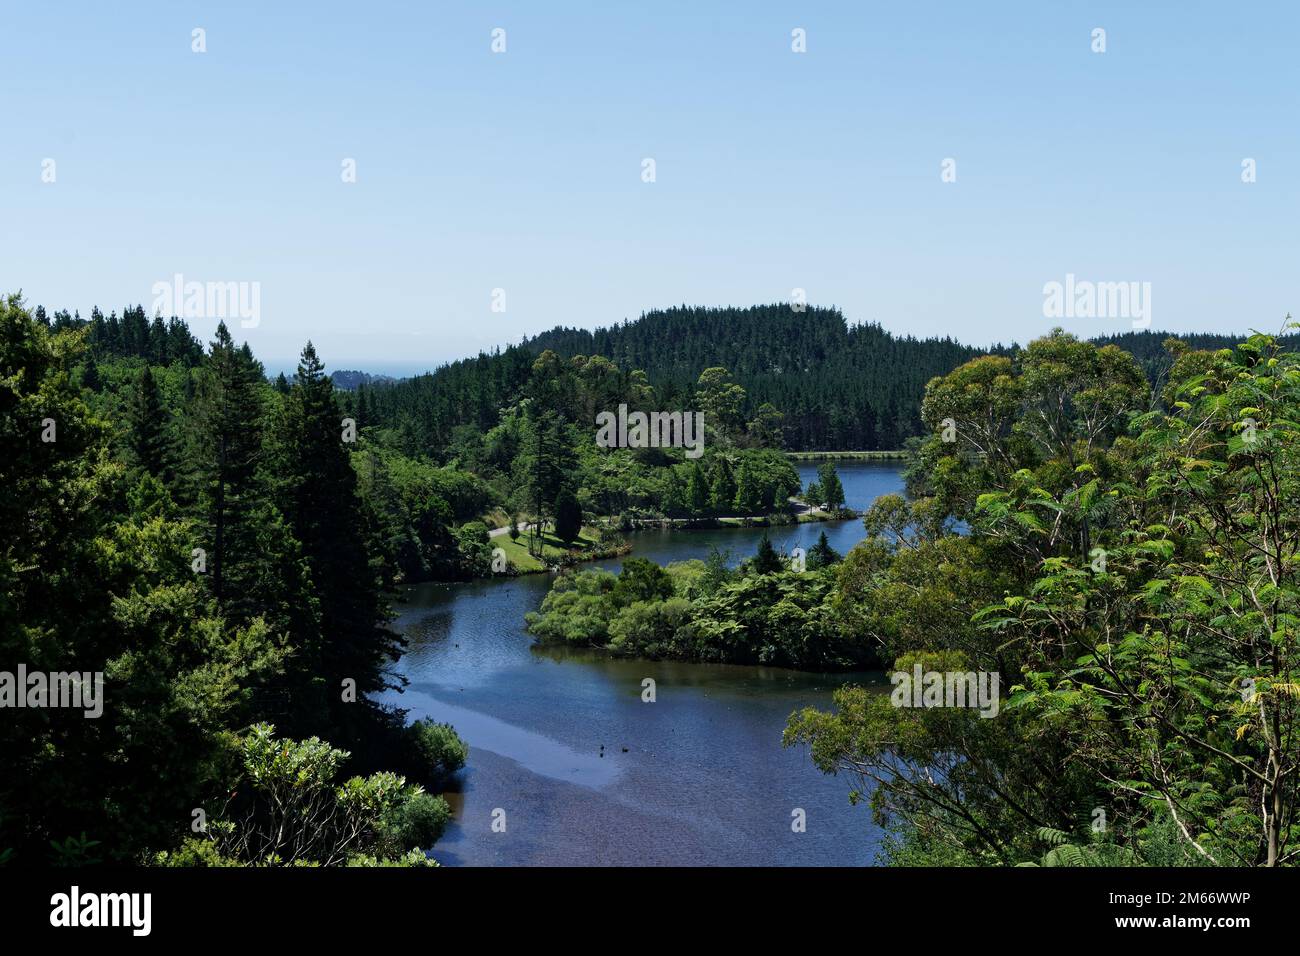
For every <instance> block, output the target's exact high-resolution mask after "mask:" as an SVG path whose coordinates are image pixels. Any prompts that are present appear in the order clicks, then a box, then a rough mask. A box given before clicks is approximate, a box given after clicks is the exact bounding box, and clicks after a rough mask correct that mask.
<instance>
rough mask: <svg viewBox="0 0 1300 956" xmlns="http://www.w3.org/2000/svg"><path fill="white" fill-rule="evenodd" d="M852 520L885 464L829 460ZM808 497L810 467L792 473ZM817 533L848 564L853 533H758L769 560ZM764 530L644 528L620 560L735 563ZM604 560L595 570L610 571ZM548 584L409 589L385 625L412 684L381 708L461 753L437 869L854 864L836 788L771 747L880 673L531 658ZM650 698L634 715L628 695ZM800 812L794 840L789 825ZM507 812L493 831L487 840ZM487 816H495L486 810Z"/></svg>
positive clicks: (866, 858)
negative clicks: (459, 743)
mask: <svg viewBox="0 0 1300 956" xmlns="http://www.w3.org/2000/svg"><path fill="white" fill-rule="evenodd" d="M836 466H837V469H838V470H839V473H840V477H841V480H842V481H843V483H844V488H845V494H846V497H847V499H848V504H849V505H850V507H854V508H858V509H861V508H864V507H866V506H867V505H868V504H870V502H871V501H872V500H874V499H875V498H876V497H878V496H879V495H881V494H886V493H890V492H895V491H899V490H900V489H901V487H902V477H901V474H900V471H901V466H900V464H899V463H897V462H887V463H875V462H837V463H836ZM798 467H799V472H800V475H801V477H802V478H803V480H804V482H805V484H806V483H807V481H808V479H809V478H810V477H811V476H812V475H813V473H814V471H815V465H814V464H810V463H800V464H799V466H798ZM823 530H825V531H826V533H827V536H828V538H829V539H830V542H831V544H832V546H833V547H834V548H835V549H836V550H838V551H840V552H841V553H843V552H846V551H848V550H849V548H851V547H852V546H853V545H854V544H855V543H856V542H858V541H860V540H861V539H862V537H863V534H864V532H863V528H862V523H861V522H860V521H857V520H854V521H843V522H830V523H821V524H819V523H812V524H805V525H791V526H788V527H779V528H773V529H769V531H768V533H769V535H770V537H771V538H772V541H773V543H774V544H775V545H776V546H777V548H778V549H779V550H782V551H785V552H786V553H788V552H789V551H790V550H792V549H793V548H795V547H804V548H808V547H810V546H811V545H812V544H813V543H814V542H816V540H817V536H818V535H819V534H820V532H821V531H823ZM762 535H763V529H750V528H737V529H719V530H701V531H674V532H668V531H651V532H641V533H638V534H636V535H634V536H633V544H634V550H633V552H632V553H633V554H634V555H636V556H638V557H647V558H651V559H652V560H655V561H658V562H660V563H667V562H669V561H676V560H682V559H685V558H692V557H703V556H705V555H706V554H707V553H708V550H709V548H710V546H713V545H716V546H717V547H718V548H719V549H720V550H723V551H727V550H730V551H731V553H732V559H733V561H738V560H740V559H741V558H744V557H748V556H750V555H752V554H753V553H754V551H755V550H756V548H757V545H758V540H759V538H761V537H762ZM619 563H620V562H619V561H606V562H601V563H600V566H603V567H609V568H611V569H616V568H617V567H618V565H619ZM550 582H551V576H550V575H544V574H539V575H529V576H525V577H520V578H510V579H503V580H489V581H476V582H472V583H468V584H453V585H442V584H425V585H417V586H415V587H413V588H411V589H410V590H409V591H408V595H407V597H408V601H407V603H404V604H402V605H400V606H399V608H400V616H399V618H398V619H397V621H396V625H395V626H396V627H397V628H398V629H400V630H401V631H403V632H404V633H405V635H406V637H407V639H408V640H409V642H410V643H409V647H408V649H407V653H406V655H405V656H404V657H403V658H402V660H401V662H400V663H399V665H398V670H399V671H400V672H401V673H403V674H404V675H405V676H406V677H407V679H408V680H409V681H410V684H409V686H408V687H407V689H406V691H405V693H402V694H400V695H399V694H390V695H388V696H387V697H386V698H384V699H385V700H386V701H388V702H391V703H396V704H398V705H400V706H402V707H405V708H408V709H409V710H410V718H411V719H416V718H419V717H425V716H429V717H433V718H434V719H436V720H439V721H449V722H451V723H452V724H454V725H455V727H456V730H457V731H458V732H459V733H460V735H461V736H462V737H463V738H465V740H466V741H467V742H468V743H469V746H470V755H469V763H468V766H467V767H466V768H465V769H464V770H463V771H461V773H460V774H459V775H458V781H457V785H456V792H453V793H449V794H447V795H446V796H447V798H448V799H449V801H451V804H452V807H453V809H454V811H455V820H454V822H453V823H452V825H451V826H450V827H449V829H448V831H447V833H446V835H445V836H444V837H443V838H442V839H441V840H440V841H439V842H438V844H437V846H436V847H435V848H434V852H433V855H434V857H435V858H436V859H437V860H439V862H441V863H443V864H445V865H478V866H482V865H579V866H582V865H615V864H632V865H647V864H676V865H695V864H720V865H764V866H770V865H839V866H844V865H864V864H869V863H871V862H873V861H874V859H875V856H876V850H877V847H878V842H879V833H878V831H877V829H876V828H875V826H874V825H873V823H872V821H871V815H870V811H869V810H868V809H867V808H866V807H865V806H858V807H856V808H855V807H851V806H849V803H848V788H849V781H848V780H847V779H840V778H836V777H828V776H825V775H823V774H821V773H820V772H818V771H817V770H816V768H814V767H813V766H812V763H811V761H810V760H809V758H808V755H807V753H806V751H804V750H803V749H801V748H795V749H785V748H783V747H782V746H781V731H782V730H783V728H784V727H785V723H786V719H787V718H788V717H789V715H790V713H791V712H792V711H795V710H797V709H800V708H802V707H806V706H816V707H822V708H827V707H829V706H830V696H831V691H832V690H834V688H835V687H837V686H839V685H840V684H842V683H845V682H856V683H871V684H883V683H884V678H883V675H881V674H879V673H862V674H836V675H825V674H808V673H802V672H798V671H789V670H783V669H780V668H764V667H743V666H736V665H725V664H684V663H673V662H662V661H636V660H621V659H614V658H610V657H608V656H606V655H604V654H601V653H599V652H593V651H576V650H571V649H568V648H538V647H535V646H534V644H533V640H532V638H531V637H530V636H529V635H528V634H527V633H526V632H525V631H524V626H523V616H524V613H525V612H527V611H532V610H536V609H537V607H538V606H539V605H540V604H541V601H542V598H543V597H544V596H545V594H546V592H547V590H548V589H549V587H550ZM646 677H651V678H654V680H655V682H656V691H657V695H656V696H657V700H656V701H655V702H654V703H643V702H642V700H641V692H642V684H641V681H642V680H643V679H644V678H646ZM796 808H798V809H802V810H803V811H804V812H805V814H806V819H807V829H806V832H803V833H795V832H793V831H792V829H791V821H792V811H794V810H795V809H796ZM498 810H499V811H504V821H505V832H494V831H493V826H492V823H493V818H494V812H495V811H498ZM496 816H497V818H500V817H501V814H499V813H498V814H496Z"/></svg>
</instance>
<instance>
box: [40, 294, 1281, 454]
mask: <svg viewBox="0 0 1300 956" xmlns="http://www.w3.org/2000/svg"><path fill="white" fill-rule="evenodd" d="M37 315H38V318H40V319H42V321H46V322H49V319H48V318H47V317H46V316H45V313H44V310H43V309H37ZM53 319H54V321H53V322H52V323H51V324H52V326H53V327H54V328H56V329H57V328H60V327H63V326H71V325H79V324H83V323H82V322H81V320H80V319H79V318H74V317H72V316H69V315H68V314H67V313H66V312H61V313H55V314H54V316H53ZM84 324H89V325H90V327H91V334H90V342H91V345H92V346H93V351H94V354H95V356H96V357H99V358H104V357H111V356H126V355H148V356H150V357H151V358H152V359H153V360H154V361H156V362H165V361H170V360H173V359H177V358H179V359H181V360H183V361H184V362H186V363H187V364H194V363H195V362H197V361H198V357H199V356H201V354H202V346H201V344H200V343H199V342H198V341H197V340H196V339H194V338H193V336H192V335H190V333H189V330H188V329H187V328H186V326H185V323H184V322H182V321H180V320H178V319H172V320H171V321H170V322H164V321H163V320H162V319H160V318H155V319H153V320H152V321H151V320H149V319H148V318H147V317H146V315H145V312H144V309H143V308H141V307H139V306H136V307H132V308H128V309H125V310H123V313H122V316H121V318H120V319H119V318H118V316H117V314H116V313H114V314H112V315H109V316H108V317H105V316H103V315H102V314H101V313H100V312H99V310H95V312H94V313H93V315H92V317H91V320H90V321H89V322H88V323H84ZM1170 334H1171V333H1167V332H1163V331H1160V332H1156V331H1146V332H1128V333H1124V334H1118V335H1110V336H1104V337H1098V338H1095V339H1094V340H1093V341H1095V342H1097V343H1098V344H1115V345H1118V346H1119V347H1120V348H1122V349H1124V350H1125V351H1128V352H1131V353H1132V354H1133V355H1134V356H1135V357H1136V358H1137V359H1138V361H1139V363H1140V364H1141V365H1142V367H1143V369H1144V370H1145V371H1146V372H1147V374H1148V376H1149V377H1151V378H1152V379H1153V380H1156V379H1159V378H1160V377H1161V376H1162V375H1163V373H1164V371H1165V370H1167V369H1168V366H1169V361H1170V356H1169V353H1168V352H1167V351H1166V350H1165V348H1164V344H1163V343H1164V341H1165V339H1166V338H1167V337H1168V336H1169V335H1170ZM1177 337H1178V338H1180V339H1182V340H1183V341H1184V342H1186V343H1187V345H1188V346H1190V347H1191V348H1194V349H1220V348H1229V347H1231V346H1233V345H1234V344H1236V343H1237V342H1238V341H1239V340H1240V339H1241V338H1244V336H1237V335H1213V334H1200V333H1198V334H1188V335H1178V336H1177ZM1280 341H1281V342H1282V343H1283V345H1284V346H1285V347H1288V348H1296V347H1297V346H1300V342H1297V340H1296V339H1295V337H1288V338H1284V339H1282V340H1280ZM547 349H550V350H552V351H554V352H555V353H557V354H558V355H560V356H562V357H564V358H571V357H573V356H576V355H585V356H593V355H600V356H603V357H605V358H607V359H609V360H610V361H611V362H613V363H614V364H615V365H616V366H618V368H619V370H621V372H622V373H623V374H624V375H627V374H629V373H631V372H633V371H634V370H641V371H644V373H645V375H646V377H647V379H648V380H649V383H650V384H651V385H653V386H654V389H655V397H656V401H657V403H658V405H659V407H660V408H661V409H663V410H672V409H675V408H688V407H693V392H694V387H695V383H696V381H697V380H698V378H699V375H700V373H701V372H702V371H704V369H706V368H712V367H715V366H722V367H724V368H726V369H727V370H728V371H729V372H731V374H732V376H733V378H734V381H735V382H736V384H738V385H739V386H740V387H741V388H743V389H744V391H745V403H744V409H743V414H744V416H745V419H746V420H747V421H748V420H750V419H752V418H753V417H754V416H755V415H756V414H757V412H758V410H759V408H760V406H762V405H763V404H764V403H769V404H771V405H772V406H774V407H775V408H776V409H777V410H779V411H780V412H781V413H783V415H784V420H783V422H782V429H783V433H784V439H785V445H786V447H787V448H790V449H792V450H830V449H849V450H856V449H864V450H869V449H895V448H900V447H902V445H903V443H904V442H905V441H906V440H907V439H908V438H910V437H912V436H913V435H916V434H918V433H919V430H920V420H919V417H918V410H919V407H920V401H921V396H922V393H923V391H924V389H925V385H926V383H927V382H928V381H929V380H930V379H931V378H933V377H935V376H937V375H944V374H947V373H948V372H950V371H952V370H953V369H954V368H956V367H957V366H958V365H961V364H962V363H963V362H966V361H968V360H970V359H971V358H974V357H975V356H978V355H982V354H985V353H987V352H990V351H994V352H1010V353H1014V351H1015V346H1014V345H1012V346H1011V347H1009V348H1004V347H1001V346H995V347H993V348H981V347H973V346H969V345H963V344H961V343H958V342H955V341H953V340H952V339H950V338H943V339H917V338H914V337H912V336H897V335H894V334H892V333H890V332H887V331H885V330H884V329H883V328H881V327H880V326H879V325H876V324H867V325H850V324H849V323H848V322H846V321H845V318H844V316H843V314H842V313H841V312H840V311H839V310H838V309H833V308H819V307H812V306H809V307H808V308H807V309H806V310H805V311H803V312H796V311H795V310H794V309H793V308H791V307H790V305H788V304H773V305H762V306H752V307H750V308H703V307H691V306H680V307H675V308H671V309H662V310H654V311H651V312H647V313H645V314H643V315H642V316H641V317H640V318H638V319H636V320H635V321H631V322H628V321H624V322H622V323H619V324H616V325H613V326H611V327H609V328H599V329H596V330H595V331H589V330H586V329H571V328H564V327H556V328H554V329H551V330H550V331H547V332H543V333H541V334H539V335H537V336H534V337H532V338H529V339H525V340H524V341H523V342H522V343H521V344H519V345H512V346H510V347H508V348H506V349H504V350H497V351H494V352H492V353H491V354H480V355H478V356H477V357H475V358H469V359H463V360H460V361H457V362H452V363H450V364H448V365H444V366H442V367H440V368H439V369H437V370H436V371H434V372H432V373H429V374H426V375H420V376H416V377H414V378H410V379H403V380H401V381H397V382H394V381H385V380H382V377H378V376H370V375H368V374H366V373H364V372H351V371H349V372H336V373H335V379H336V382H335V384H336V385H338V386H339V387H340V388H343V389H346V390H352V389H357V390H358V391H357V392H356V393H355V395H354V397H355V399H356V402H357V403H358V409H357V410H358V411H360V412H361V413H362V416H363V417H364V418H366V419H367V420H368V421H369V422H370V423H372V424H381V425H388V426H401V427H402V428H403V429H404V430H406V431H407V432H408V433H409V434H410V438H411V441H412V444H415V445H419V446H421V447H423V448H425V449H428V450H430V451H434V450H436V449H441V448H445V447H446V446H447V445H448V444H449V443H450V441H451V438H452V433H453V431H454V430H455V429H456V428H457V427H458V426H462V425H470V426H473V427H475V428H476V429H478V430H479V431H486V430H487V429H489V428H491V427H492V426H494V425H496V424H497V421H498V416H499V413H500V410H501V409H502V408H504V407H506V406H508V405H510V404H512V403H513V402H514V401H516V400H517V399H518V398H519V395H520V390H521V388H522V387H523V385H524V383H525V382H526V381H527V380H528V376H529V371H530V369H531V368H532V363H533V360H534V359H535V358H536V356H538V355H539V354H541V353H542V352H543V351H545V350H547Z"/></svg>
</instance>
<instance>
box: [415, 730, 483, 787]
mask: <svg viewBox="0 0 1300 956" xmlns="http://www.w3.org/2000/svg"><path fill="white" fill-rule="evenodd" d="M406 737H407V747H408V748H409V750H410V756H409V758H408V762H407V766H409V767H411V768H412V773H413V774H418V776H419V778H420V779H421V780H422V781H423V782H424V783H426V784H428V785H430V786H436V785H438V784H441V783H443V782H445V781H446V780H447V778H448V777H450V776H451V775H452V774H454V773H455V772H456V771H457V770H460V769H461V768H462V767H464V766H465V761H466V760H467V759H468V758H469V745H468V744H466V743H465V741H463V740H461V738H460V736H459V735H458V734H457V733H456V730H455V728H454V727H452V725H451V724H440V723H436V722H435V721H433V720H432V719H430V718H428V717H425V718H422V719H420V720H417V721H415V722H414V723H413V724H411V725H410V726H408V727H407V728H406Z"/></svg>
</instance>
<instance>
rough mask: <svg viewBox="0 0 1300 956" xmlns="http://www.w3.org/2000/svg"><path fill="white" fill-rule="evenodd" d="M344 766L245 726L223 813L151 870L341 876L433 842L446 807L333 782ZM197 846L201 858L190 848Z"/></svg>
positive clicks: (371, 785) (375, 785) (382, 787)
mask: <svg viewBox="0 0 1300 956" xmlns="http://www.w3.org/2000/svg"><path fill="white" fill-rule="evenodd" d="M348 756H349V755H348V754H347V753H346V752H345V751H342V750H338V749H336V748H334V747H331V746H330V745H329V744H327V743H325V742H324V741H322V740H320V739H319V738H316V737H312V738H310V739H308V740H303V741H293V740H288V739H285V738H278V737H276V736H275V728H274V727H272V726H271V725H270V724H264V723H263V724H256V725H254V726H253V727H252V728H250V729H249V731H248V733H247V734H245V735H244V737H243V738H242V739H241V740H240V743H239V759H240V773H239V776H238V777H237V778H236V779H234V780H231V781H230V782H229V783H228V785H227V787H228V790H229V792H231V793H232V794H233V795H234V796H232V798H231V799H230V801H229V803H228V804H227V806H226V807H225V808H224V810H223V811H222V813H220V814H219V815H215V816H212V817H209V818H208V820H207V823H206V827H205V829H204V833H203V837H202V838H200V839H198V840H196V839H191V840H189V841H187V843H186V845H185V846H184V847H183V848H182V850H181V851H180V852H179V853H178V854H176V855H173V854H170V853H163V854H160V855H159V856H158V858H157V861H156V862H158V863H159V864H161V865H196V864H201V865H226V864H229V863H239V864H243V865H258V866H341V865H344V864H347V863H349V862H351V861H352V860H353V859H354V858H360V859H362V860H364V861H373V862H379V861H399V860H405V859H406V857H407V854H408V852H409V851H411V850H420V849H423V848H427V847H428V846H430V845H431V844H432V843H433V842H434V841H435V840H437V838H438V837H439V836H440V835H441V833H442V831H443V829H444V828H445V826H446V823H447V820H448V818H449V817H450V810H449V808H448V807H447V803H446V801H445V800H443V799H442V798H441V797H434V796H430V795H429V794H427V793H425V792H424V790H423V789H422V788H420V787H418V786H412V785H409V784H407V783H406V781H405V780H404V779H403V778H402V777H399V776H397V775H396V774H392V773H388V772H380V773H375V774H371V775H370V776H369V777H359V776H354V777H350V778H348V779H346V780H344V781H342V782H338V781H336V779H335V778H336V777H337V776H338V774H339V772H340V770H341V769H342V767H343V765H344V763H345V762H346V761H347V759H348ZM203 839H206V840H207V841H209V843H210V849H200V848H199V847H198V846H196V845H195V844H197V843H200V842H202V840H203Z"/></svg>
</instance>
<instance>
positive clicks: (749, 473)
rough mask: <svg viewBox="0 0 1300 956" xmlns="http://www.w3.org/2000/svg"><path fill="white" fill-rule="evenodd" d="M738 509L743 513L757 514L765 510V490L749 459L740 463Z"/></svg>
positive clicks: (737, 488)
mask: <svg viewBox="0 0 1300 956" xmlns="http://www.w3.org/2000/svg"><path fill="white" fill-rule="evenodd" d="M735 505H736V511H737V512H739V513H740V514H742V515H756V514H760V513H761V512H762V510H763V490H762V488H760V487H759V484H758V481H757V479H756V478H755V476H754V469H753V468H752V467H751V466H750V464H749V462H748V461H743V462H741V464H740V472H739V475H738V477H737V479H736V501H735Z"/></svg>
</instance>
